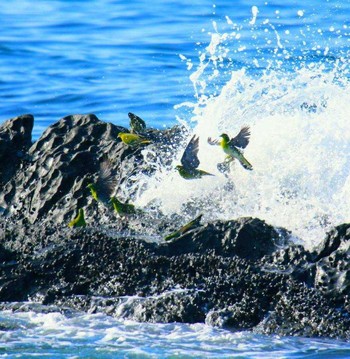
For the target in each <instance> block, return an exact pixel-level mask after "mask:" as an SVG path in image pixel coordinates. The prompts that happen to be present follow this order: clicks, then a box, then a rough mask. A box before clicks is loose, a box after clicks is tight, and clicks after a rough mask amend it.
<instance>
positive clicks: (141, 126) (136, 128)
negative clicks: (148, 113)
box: [128, 112, 146, 133]
mask: <svg viewBox="0 0 350 359" xmlns="http://www.w3.org/2000/svg"><path fill="white" fill-rule="evenodd" d="M128 116H129V118H130V129H131V133H142V132H145V130H146V122H145V121H144V120H143V119H142V118H140V117H139V116H136V115H135V114H133V113H132V112H129V113H128Z"/></svg>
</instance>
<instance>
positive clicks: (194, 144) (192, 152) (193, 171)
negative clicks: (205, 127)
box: [175, 135, 213, 179]
mask: <svg viewBox="0 0 350 359" xmlns="http://www.w3.org/2000/svg"><path fill="white" fill-rule="evenodd" d="M198 145H199V137H196V135H194V136H193V137H192V138H191V141H190V142H189V143H188V145H187V146H186V149H185V151H184V153H183V155H182V157H181V165H177V166H176V167H175V169H176V170H177V171H178V172H179V175H180V176H181V177H182V178H184V179H196V178H202V177H203V176H213V175H212V174H211V173H209V172H206V171H203V170H200V169H197V167H198V166H199V164H200V162H199V159H198Z"/></svg>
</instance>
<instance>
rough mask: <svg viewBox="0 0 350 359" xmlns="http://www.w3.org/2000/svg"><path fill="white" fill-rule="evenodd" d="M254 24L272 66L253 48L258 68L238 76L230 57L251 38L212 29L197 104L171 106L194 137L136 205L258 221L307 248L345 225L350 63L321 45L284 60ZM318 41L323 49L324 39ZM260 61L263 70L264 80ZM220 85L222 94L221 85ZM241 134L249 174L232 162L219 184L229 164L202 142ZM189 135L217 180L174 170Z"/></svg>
mask: <svg viewBox="0 0 350 359" xmlns="http://www.w3.org/2000/svg"><path fill="white" fill-rule="evenodd" d="M252 16H253V17H252V20H251V21H250V22H249V26H250V29H249V31H250V32H249V33H250V36H251V37H252V39H253V40H254V41H256V42H257V43H258V44H259V43H260V42H261V41H265V45H266V46H268V45H269V46H271V44H272V43H273V41H272V40H271V38H272V39H273V40H274V46H272V47H268V50H267V51H268V52H269V54H270V57H269V59H268V60H265V58H264V56H261V51H259V49H260V47H259V45H257V46H256V49H257V54H256V55H258V54H259V53H260V59H259V60H258V59H253V61H252V62H253V63H254V64H255V68H254V66H253V67H252V68H248V69H247V68H241V69H235V68H236V67H237V65H236V64H235V63H234V58H235V53H237V52H240V51H244V48H242V45H241V43H240V41H239V39H241V32H242V33H243V34H244V33H245V32H247V30H245V32H244V30H243V29H242V26H238V25H234V24H233V23H232V21H231V20H230V19H229V18H228V17H227V24H228V25H229V26H230V27H231V31H230V32H224V33H220V31H219V30H218V25H217V24H216V23H213V29H214V31H213V33H211V41H210V43H209V45H208V46H207V47H206V48H204V49H203V51H202V52H200V57H199V64H198V66H197V68H196V69H195V70H194V72H192V73H191V75H190V76H189V77H190V80H191V81H192V83H193V86H194V91H195V94H196V102H193V103H190V102H186V103H183V104H180V105H178V106H177V108H180V107H188V108H190V109H191V111H192V113H193V115H192V118H191V121H190V122H186V121H184V120H183V119H179V121H180V122H181V123H182V124H183V125H185V126H186V127H187V128H188V129H189V130H190V134H189V135H188V136H187V138H186V139H185V141H184V143H183V146H182V147H180V148H179V151H178V153H177V156H176V158H174V160H173V163H172V165H171V166H169V167H167V168H164V167H163V166H161V165H159V164H158V170H157V173H156V174H155V175H154V176H153V177H151V178H149V177H141V178H138V181H140V182H139V183H141V186H140V188H142V191H139V194H138V197H137V198H136V203H137V204H138V205H140V206H144V207H148V206H150V204H151V203H153V204H154V203H157V204H158V206H159V209H160V210H161V211H162V212H164V213H165V214H168V215H171V214H174V213H177V214H180V213H181V214H183V215H184V216H185V217H186V219H189V218H193V217H194V216H195V215H198V214H199V213H203V214H204V217H203V220H204V221H211V220H215V219H223V220H228V219H232V218H237V217H242V216H252V217H259V218H261V219H264V220H265V221H266V222H267V223H270V224H272V225H274V226H281V227H285V228H287V229H288V230H290V231H291V232H292V236H294V237H295V238H296V239H301V240H303V241H304V244H305V245H306V246H307V247H312V246H313V245H315V244H317V243H319V241H320V240H321V239H322V238H324V236H325V233H326V231H327V230H329V228H331V227H332V226H334V225H337V224H340V223H344V222H348V221H350V124H349V114H350V86H349V80H348V69H349V63H348V59H347V58H345V57H341V58H339V59H334V58H333V57H329V58H328V57H327V56H326V55H327V54H328V53H329V51H330V50H329V48H328V47H327V46H325V48H323V49H322V48H321V46H320V45H319V46H316V47H315V49H314V52H313V53H310V51H311V50H307V51H306V50H305V53H303V52H300V53H298V54H294V52H293V50H288V51H287V50H285V49H284V47H283V45H282V44H281V42H282V37H283V35H282V34H281V35H280V34H278V33H277V31H276V29H275V28H274V27H273V26H272V25H271V24H270V23H269V21H268V20H265V21H263V23H262V25H261V26H262V27H265V28H266V30H267V31H266V32H267V33H268V34H269V37H266V38H264V39H259V38H258V36H259V34H261V28H259V29H257V30H256V31H254V28H252V26H253V25H254V24H255V22H256V17H257V16H258V8H257V7H253V8H252ZM284 35H285V34H284ZM318 35H319V40H320V41H321V40H322V39H323V37H322V34H319V33H318ZM340 37H341V36H340ZM259 41H260V42H259ZM313 41H316V40H315V39H314V40H313ZM303 42H304V43H305V40H303ZM305 44H306V43H305ZM261 48H262V45H261ZM295 52H297V50H295ZM271 54H272V55H271ZM318 54H319V55H324V56H325V57H324V61H323V60H320V57H319V58H318V60H319V61H318V62H316V61H315V62H314V61H310V58H312V56H314V57H315V60H317V58H316V55H318ZM254 55H255V54H253V57H254ZM296 55H297V56H296ZM293 57H294V58H295V61H293V60H291V59H292V58H293ZM181 59H182V60H183V61H185V62H186V63H187V65H191V66H188V68H190V70H191V71H193V67H192V62H191V61H190V60H189V59H187V58H186V57H185V56H181ZM297 60H298V61H297ZM259 61H260V62H265V65H266V67H265V68H264V69H263V70H262V69H260V68H259ZM289 61H290V62H289ZM225 78H228V79H227V81H226V82H225V85H224V86H223V87H221V88H220V87H219V86H218V85H217V84H218V83H220V82H222V80H223V79H225ZM213 92H214V94H213ZM215 92H216V93H215ZM243 125H249V126H250V128H251V139H250V143H249V145H248V146H247V148H246V149H245V151H244V154H245V156H246V158H247V159H248V161H249V162H250V163H252V165H253V171H247V170H245V169H244V168H243V167H242V166H241V165H240V164H239V163H237V161H236V163H234V164H233V165H232V167H231V172H230V174H229V175H228V176H225V175H223V174H222V173H220V172H219V171H218V169H217V164H218V163H219V162H222V161H223V160H224V158H225V154H224V153H223V151H222V150H221V148H220V147H213V146H210V145H209V144H208V143H207V138H208V137H214V138H219V137H218V136H219V135H220V134H221V133H227V134H229V136H230V137H234V136H235V135H236V134H237V133H238V132H239V130H240V128H241V127H242V126H243ZM193 134H197V135H198V136H199V137H200V149H199V159H200V161H201V163H200V167H199V168H201V169H204V170H206V171H208V172H211V173H213V174H215V177H206V178H203V179H200V180H193V181H188V180H184V179H182V178H180V177H179V176H178V174H177V172H176V171H175V170H174V167H175V166H176V164H179V163H180V159H181V156H182V153H183V151H184V148H185V146H186V144H187V142H188V141H189V139H190V138H191V136H192V135H193ZM147 152H148V150H145V151H144V155H145V157H146V158H147V155H148V153H147ZM149 157H150V158H154V156H149ZM152 161H153V160H152ZM150 164H151V165H153V166H154V165H155V163H154V162H152V163H150ZM156 165H157V164H156ZM184 220H185V219H184Z"/></svg>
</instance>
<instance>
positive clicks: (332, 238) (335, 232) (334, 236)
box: [315, 223, 350, 261]
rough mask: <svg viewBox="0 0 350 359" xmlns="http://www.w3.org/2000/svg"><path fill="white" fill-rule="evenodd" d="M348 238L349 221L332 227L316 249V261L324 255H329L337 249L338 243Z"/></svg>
mask: <svg viewBox="0 0 350 359" xmlns="http://www.w3.org/2000/svg"><path fill="white" fill-rule="evenodd" d="M349 240H350V223H344V224H341V225H339V226H337V227H334V228H333V229H332V230H331V231H329V232H328V233H327V235H326V238H325V239H324V240H323V241H322V242H321V244H320V245H319V246H318V248H317V249H316V251H315V252H316V259H315V261H318V260H320V259H322V258H324V257H327V256H329V255H330V254H331V253H332V252H334V251H335V250H337V249H338V247H339V246H340V244H341V243H342V242H344V241H349Z"/></svg>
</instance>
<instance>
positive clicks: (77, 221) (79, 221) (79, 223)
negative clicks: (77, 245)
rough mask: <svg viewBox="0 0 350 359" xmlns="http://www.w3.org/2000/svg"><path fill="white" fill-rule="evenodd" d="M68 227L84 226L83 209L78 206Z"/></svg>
mask: <svg viewBox="0 0 350 359" xmlns="http://www.w3.org/2000/svg"><path fill="white" fill-rule="evenodd" d="M68 226H69V227H85V226H86V222H85V215H84V209H83V208H79V210H78V214H77V216H76V217H75V218H74V219H72V220H71V221H70V222H69V223H68Z"/></svg>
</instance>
